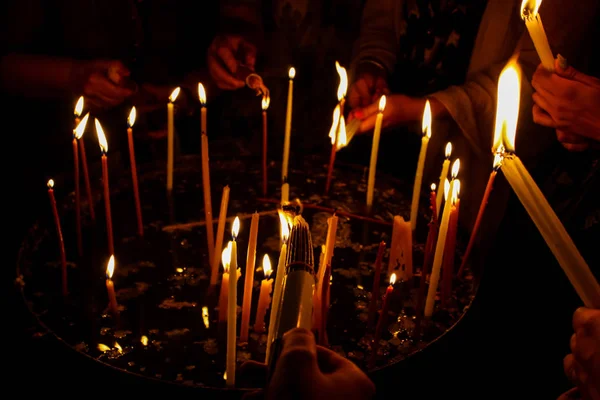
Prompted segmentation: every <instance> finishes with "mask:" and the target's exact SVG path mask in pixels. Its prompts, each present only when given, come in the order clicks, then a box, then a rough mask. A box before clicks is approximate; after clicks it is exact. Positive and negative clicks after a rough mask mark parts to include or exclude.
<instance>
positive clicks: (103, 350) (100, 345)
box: [97, 343, 110, 353]
mask: <svg viewBox="0 0 600 400" xmlns="http://www.w3.org/2000/svg"><path fill="white" fill-rule="evenodd" d="M97 347H98V350H100V351H101V352H103V353H106V352H107V351H109V350H110V347H108V346H107V345H105V344H103V343H98V346H97Z"/></svg>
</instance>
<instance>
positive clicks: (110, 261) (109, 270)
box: [106, 255, 115, 279]
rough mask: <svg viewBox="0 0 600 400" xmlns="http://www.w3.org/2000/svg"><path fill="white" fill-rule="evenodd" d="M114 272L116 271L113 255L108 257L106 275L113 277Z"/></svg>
mask: <svg viewBox="0 0 600 400" xmlns="http://www.w3.org/2000/svg"><path fill="white" fill-rule="evenodd" d="M114 272H115V256H114V255H112V256H110V258H109V259H108V264H107V265H106V277H107V278H108V279H111V278H112V276H113V273H114Z"/></svg>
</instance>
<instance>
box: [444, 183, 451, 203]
mask: <svg viewBox="0 0 600 400" xmlns="http://www.w3.org/2000/svg"><path fill="white" fill-rule="evenodd" d="M449 194H450V182H449V181H448V179H446V180H445V181H444V199H446V200H448V195H449Z"/></svg>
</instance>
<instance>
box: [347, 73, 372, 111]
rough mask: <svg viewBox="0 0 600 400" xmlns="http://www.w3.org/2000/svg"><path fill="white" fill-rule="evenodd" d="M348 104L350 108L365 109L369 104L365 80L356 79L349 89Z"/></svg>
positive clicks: (369, 91) (368, 91)
mask: <svg viewBox="0 0 600 400" xmlns="http://www.w3.org/2000/svg"><path fill="white" fill-rule="evenodd" d="M348 103H349V104H350V107H351V108H353V109H354V108H357V107H366V106H368V105H369V103H371V90H370V88H369V85H368V83H367V81H366V79H364V78H361V79H358V80H357V81H356V82H354V84H353V85H352V87H351V88H350V94H349V96H348Z"/></svg>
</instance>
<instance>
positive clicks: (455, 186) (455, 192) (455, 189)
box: [451, 179, 460, 205]
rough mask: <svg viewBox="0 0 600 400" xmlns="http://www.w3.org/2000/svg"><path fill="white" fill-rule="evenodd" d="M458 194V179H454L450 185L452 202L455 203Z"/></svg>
mask: <svg viewBox="0 0 600 400" xmlns="http://www.w3.org/2000/svg"><path fill="white" fill-rule="evenodd" d="M459 195H460V179H456V180H455V181H454V183H453V185H452V198H451V201H452V204H453V205H454V204H456V202H457V201H458V197H459Z"/></svg>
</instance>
